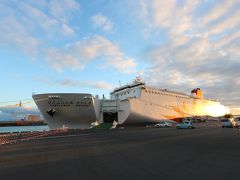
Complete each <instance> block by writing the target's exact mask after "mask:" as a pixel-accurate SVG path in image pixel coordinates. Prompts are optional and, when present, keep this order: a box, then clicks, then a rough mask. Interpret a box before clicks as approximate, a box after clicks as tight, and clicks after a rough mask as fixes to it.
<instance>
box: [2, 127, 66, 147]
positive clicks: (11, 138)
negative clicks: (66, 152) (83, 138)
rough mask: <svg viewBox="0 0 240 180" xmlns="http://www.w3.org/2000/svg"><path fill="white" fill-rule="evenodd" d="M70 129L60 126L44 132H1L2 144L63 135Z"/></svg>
mask: <svg viewBox="0 0 240 180" xmlns="http://www.w3.org/2000/svg"><path fill="white" fill-rule="evenodd" d="M67 131H68V128H59V129H54V130H49V131H42V132H15V133H5V134H0V145H3V144H14V143H18V142H23V141H30V140H34V139H39V138H42V137H48V136H56V135H61V134H63V133H65V132H67Z"/></svg>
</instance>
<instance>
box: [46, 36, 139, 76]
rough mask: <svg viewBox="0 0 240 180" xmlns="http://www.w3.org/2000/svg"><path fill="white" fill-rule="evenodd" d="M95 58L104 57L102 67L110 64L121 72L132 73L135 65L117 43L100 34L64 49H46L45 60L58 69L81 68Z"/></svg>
mask: <svg viewBox="0 0 240 180" xmlns="http://www.w3.org/2000/svg"><path fill="white" fill-rule="evenodd" d="M97 58H103V59H105V66H104V67H108V66H111V67H113V68H115V69H116V70H118V71H119V72H121V73H133V72H135V67H136V65H137V64H136V62H135V60H134V59H130V58H126V57H125V56H124V54H123V52H121V50H120V49H119V47H118V46H117V44H114V43H112V42H111V41H109V40H108V39H106V38H103V37H101V36H93V37H91V38H89V39H87V40H84V41H78V42H75V43H71V44H68V45H67V46H66V47H65V48H64V49H49V50H47V62H48V63H50V65H51V66H52V67H53V68H54V69H56V70H58V71H61V70H63V69H64V68H65V69H67V68H70V69H82V68H84V66H85V65H86V64H87V63H88V62H90V61H93V60H96V59H97Z"/></svg>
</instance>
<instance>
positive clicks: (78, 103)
mask: <svg viewBox="0 0 240 180" xmlns="http://www.w3.org/2000/svg"><path fill="white" fill-rule="evenodd" d="M32 97H33V99H34V101H35V103H36V105H37V107H38V109H39V110H40V112H41V113H42V115H43V117H44V119H45V120H46V121H47V123H48V126H49V127H50V128H51V129H55V128H61V127H63V126H65V127H68V128H73V129H79V128H80V129H85V128H89V127H90V126H91V124H92V123H97V124H101V123H104V122H108V123H109V122H116V123H117V124H137V123H146V124H147V123H157V122H159V121H168V122H179V121H181V120H182V118H185V117H192V116H205V115H209V116H221V115H224V114H226V113H228V112H227V108H225V106H223V105H221V104H220V102H217V101H214V100H206V99H204V97H203V92H202V90H201V89H200V88H196V89H193V90H192V91H191V94H190V95H187V94H185V93H181V92H176V91H170V90H167V89H158V88H153V87H150V86H147V85H146V83H145V82H144V81H143V80H141V79H140V78H136V79H135V80H133V82H132V83H130V84H127V85H124V86H121V87H118V88H116V89H114V90H113V91H112V92H111V93H110V98H109V99H106V98H104V97H103V98H99V96H98V95H96V96H93V95H92V94H89V93H47V94H33V96H32Z"/></svg>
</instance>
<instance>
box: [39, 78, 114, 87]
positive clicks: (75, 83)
mask: <svg viewBox="0 0 240 180" xmlns="http://www.w3.org/2000/svg"><path fill="white" fill-rule="evenodd" d="M34 79H35V80H36V81H38V82H42V83H45V84H49V85H57V86H62V87H84V88H91V89H101V90H112V89H113V86H112V85H111V84H109V83H107V82H105V81H101V80H100V81H91V80H84V81H79V80H74V79H53V78H51V77H48V78H47V79H46V78H43V77H36V78H34Z"/></svg>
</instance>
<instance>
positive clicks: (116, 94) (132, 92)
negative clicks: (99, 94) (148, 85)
mask: <svg viewBox="0 0 240 180" xmlns="http://www.w3.org/2000/svg"><path fill="white" fill-rule="evenodd" d="M144 87H145V83H144V82H133V83H132V84H127V85H124V86H121V87H119V88H116V89H114V90H113V91H112V92H111V93H110V98H111V99H120V100H123V99H128V98H130V97H133V98H140V96H141V89H142V88H144Z"/></svg>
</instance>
